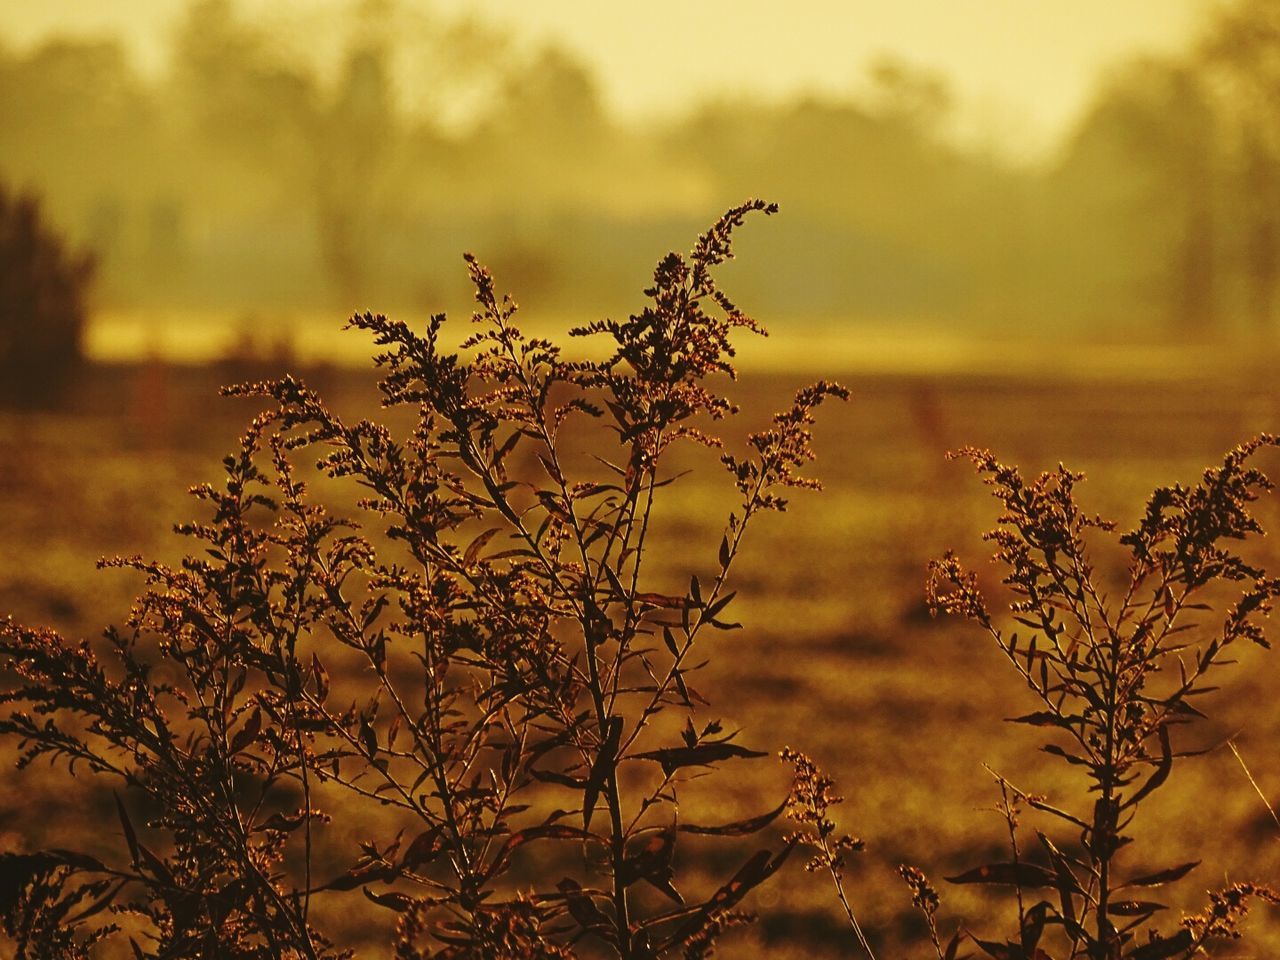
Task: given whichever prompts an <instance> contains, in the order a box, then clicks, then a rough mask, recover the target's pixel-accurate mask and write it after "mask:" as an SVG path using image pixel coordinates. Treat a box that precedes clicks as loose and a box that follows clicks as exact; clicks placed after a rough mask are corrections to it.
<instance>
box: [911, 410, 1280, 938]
mask: <svg viewBox="0 0 1280 960" xmlns="http://www.w3.org/2000/svg"><path fill="white" fill-rule="evenodd" d="M1276 445H1280V441H1278V440H1277V438H1275V437H1272V436H1269V435H1263V436H1260V437H1258V438H1257V439H1254V440H1251V441H1249V442H1248V443H1244V444H1242V445H1240V446H1238V447H1236V448H1235V449H1234V450H1232V451H1231V452H1230V453H1228V454H1227V455H1226V457H1225V459H1224V460H1223V462H1222V465H1221V466H1220V467H1215V468H1211V469H1209V470H1206V471H1205V473H1204V477H1203V479H1202V481H1201V482H1200V483H1199V484H1198V485H1195V486H1192V487H1183V486H1181V485H1178V486H1173V487H1161V488H1159V489H1157V490H1156V491H1155V493H1154V494H1153V495H1152V496H1151V498H1150V500H1149V501H1148V503H1147V507H1146V512H1145V514H1144V516H1143V518H1142V520H1141V522H1140V523H1139V524H1138V525H1137V526H1136V527H1135V528H1134V529H1133V530H1132V531H1130V532H1128V533H1126V534H1124V535H1123V536H1121V537H1120V544H1121V546H1122V547H1123V549H1124V551H1125V553H1126V555H1127V557H1126V558H1127V561H1128V571H1127V574H1126V576H1125V577H1124V579H1123V580H1122V581H1121V583H1120V590H1119V593H1118V594H1116V593H1109V591H1108V590H1107V588H1106V585H1105V584H1106V582H1107V581H1106V578H1105V577H1103V576H1100V575H1099V574H1098V573H1097V571H1096V570H1095V567H1094V564H1093V562H1092V560H1091V559H1090V557H1091V554H1090V549H1089V546H1088V544H1087V543H1086V540H1087V538H1088V535H1089V534H1090V533H1091V532H1094V531H1097V532H1109V531H1112V530H1114V529H1115V525H1114V524H1113V523H1111V522H1110V521H1106V520H1102V519H1100V518H1098V517H1092V516H1089V515H1087V514H1086V513H1084V512H1083V511H1082V510H1081V509H1080V507H1079V505H1078V504H1077V502H1076V497H1075V486H1076V484H1077V483H1078V482H1079V481H1080V480H1082V479H1083V474H1079V473H1074V472H1072V471H1070V470H1067V469H1066V468H1065V467H1059V468H1058V469H1057V470H1055V471H1052V472H1049V473H1044V474H1041V475H1040V476H1039V477H1038V478H1036V479H1034V480H1031V481H1028V480H1026V479H1024V478H1023V477H1022V475H1021V474H1020V473H1019V471H1018V470H1017V469H1016V468H1015V467H1010V466H1006V465H1004V464H1002V463H1000V462H999V461H997V460H996V459H995V457H993V456H992V455H991V454H990V453H988V452H987V451H985V450H975V449H968V450H965V451H963V452H962V455H964V456H967V457H968V458H969V459H970V460H972V461H973V463H974V465H975V466H976V467H977V469H978V473H979V474H980V475H981V476H982V477H983V480H984V482H986V483H987V484H989V485H990V486H991V487H992V489H993V492H994V495H995V497H996V499H997V500H999V501H1000V504H1001V506H1002V507H1003V509H1004V513H1003V514H1002V515H1001V517H1000V520H999V526H998V527H997V528H996V529H995V530H993V531H992V532H991V533H989V534H987V539H988V540H990V541H991V542H993V543H994V544H995V546H996V553H995V560H996V562H997V563H998V564H1000V565H1001V567H1002V568H1003V569H1004V571H1005V576H1004V583H1005V585H1006V586H1007V587H1008V588H1009V590H1010V591H1011V592H1012V594H1013V599H1012V602H1011V603H1010V604H1009V611H1010V613H1011V615H1012V619H1013V621H1014V622H1015V623H1016V624H1017V626H1018V628H1019V629H1018V630H1017V632H1010V631H1009V629H1008V628H1006V627H1005V626H1003V625H1002V624H1001V623H1000V622H998V621H997V620H996V618H994V617H993V615H992V614H991V613H990V612H989V609H988V607H987V605H986V602H985V600H984V599H983V597H982V596H981V594H980V592H979V589H978V585H977V578H976V576H975V575H974V574H973V573H971V572H968V571H966V570H965V569H963V568H962V567H961V565H960V564H959V562H958V561H957V560H956V558H955V557H954V556H953V555H951V554H948V555H947V556H946V557H944V558H943V559H942V560H939V561H935V562H934V563H933V564H931V576H930V580H929V588H928V594H929V602H930V604H931V605H932V607H933V608H934V609H935V610H939V609H940V610H944V611H946V612H948V613H956V614H960V615H962V616H964V617H967V618H969V619H971V620H973V621H975V622H976V623H978V624H979V625H980V626H981V627H982V628H983V629H984V630H986V631H987V633H988V634H989V635H990V636H991V637H992V638H993V639H994V640H995V641H996V643H997V644H999V646H1000V649H1001V650H1002V651H1004V653H1005V655H1006V656H1007V657H1008V660H1009V662H1010V664H1012V665H1013V667H1014V668H1015V669H1016V670H1017V672H1018V674H1019V675H1020V676H1021V677H1022V679H1023V681H1025V683H1026V685H1027V686H1028V687H1029V688H1030V689H1031V691H1032V692H1033V694H1034V695H1035V697H1036V698H1037V699H1038V700H1039V709H1037V710H1036V711H1034V712H1032V713H1028V714H1026V715H1024V716H1019V717H1016V718H1014V722H1016V723H1020V724H1026V725H1030V726H1033V727H1036V728H1039V729H1042V730H1045V731H1046V732H1048V733H1049V734H1050V735H1051V736H1050V738H1049V739H1048V740H1047V741H1046V742H1045V743H1044V745H1043V746H1042V748H1041V749H1042V750H1044V751H1045V752H1046V753H1049V754H1051V755H1053V756H1055V757H1058V758H1060V759H1061V760H1062V761H1063V762H1064V763H1066V764H1068V765H1069V766H1070V767H1071V769H1073V770H1075V771H1077V772H1078V773H1080V774H1081V775H1082V776H1083V778H1084V780H1083V784H1082V786H1083V788H1084V789H1083V790H1082V796H1081V797H1080V798H1079V799H1077V800H1074V801H1072V802H1064V801H1063V800H1061V799H1058V798H1048V797H1044V796H1041V795H1038V794H1035V793H1032V792H1029V791H1026V790H1023V789H1020V788H1018V787H1016V786H1014V785H1013V784H1012V783H1010V782H1008V781H1007V780H1005V779H1004V778H1003V777H1000V776H998V777H997V781H998V784H999V787H1000V790H1001V804H1000V809H1001V811H1002V812H1003V813H1004V815H1005V817H1006V819H1007V822H1008V828H1009V830H1008V832H1009V840H1010V849H1011V857H1010V859H1009V860H1008V861H1006V862H1002V863H993V864H987V865H984V866H980V867H977V868H975V869H973V870H970V871H968V872H966V873H964V874H962V875H960V876H957V877H951V878H949V879H950V880H951V882H953V883H981V884H998V885H1002V886H1006V887H1010V888H1012V889H1013V891H1014V893H1015V895H1016V901H1017V916H1018V921H1019V929H1017V930H1015V931H1013V933H1012V935H1010V936H1008V937H1006V938H1005V939H1003V940H986V939H981V938H979V937H978V936H976V935H975V936H973V937H972V940H973V942H974V943H975V944H976V945H977V946H978V947H979V948H980V949H981V950H982V951H983V952H984V953H985V954H986V955H988V956H991V957H996V958H1001V960H1003V958H1013V957H1018V958H1031V960H1043V958H1052V957H1059V958H1063V957H1066V958H1076V957H1085V958H1089V960H1113V958H1122V957H1123V958H1130V960H1160V958H1168V957H1180V958H1186V957H1192V956H1195V955H1197V954H1200V953H1203V952H1204V949H1205V947H1206V945H1207V944H1208V943H1209V942H1210V941H1213V940H1219V939H1230V938H1233V937H1236V936H1238V935H1239V934H1238V931H1237V923H1238V921H1239V920H1240V918H1241V917H1243V915H1244V913H1245V912H1246V911H1247V909H1248V903H1249V901H1250V900H1251V899H1253V898H1262V899H1265V900H1269V901H1271V902H1276V901H1277V898H1276V894H1274V893H1272V892H1271V891H1270V890H1268V889H1266V888H1263V887H1260V886H1257V885H1254V884H1251V883H1238V884H1235V885H1234V886H1232V887H1230V888H1228V889H1226V890H1224V891H1222V892H1221V893H1217V894H1214V895H1213V897H1212V899H1211V903H1210V905H1209V907H1208V908H1207V910H1206V911H1205V912H1204V913H1203V914H1201V915H1198V916H1193V917H1186V918H1184V919H1183V921H1182V923H1181V924H1180V925H1176V926H1175V927H1174V928H1173V929H1172V930H1165V931H1164V932H1160V931H1158V930H1156V929H1155V928H1153V927H1150V926H1149V924H1150V922H1151V921H1152V919H1153V917H1154V916H1155V914H1156V913H1157V912H1158V911H1161V910H1163V909H1164V905H1163V904H1160V903H1158V902H1155V901H1153V900H1150V899H1147V896H1148V893H1147V891H1149V890H1150V889H1151V888H1154V887H1159V886H1162V885H1164V884H1169V883H1173V882H1175V881H1177V880H1179V879H1181V878H1182V877H1184V876H1186V875H1187V874H1188V873H1189V872H1190V871H1191V870H1192V869H1193V868H1194V867H1195V866H1196V865H1197V862H1198V861H1197V862H1189V863H1182V864H1177V865H1170V866H1168V867H1165V868H1163V869H1159V870H1156V871H1152V872H1144V873H1142V874H1141V875H1135V873H1134V871H1133V870H1132V869H1130V868H1129V867H1127V866H1126V863H1125V853H1126V852H1127V848H1128V845H1129V844H1130V842H1131V839H1132V838H1131V837H1130V836H1128V835H1127V831H1129V830H1130V829H1131V827H1132V825H1133V823H1134V821H1135V819H1136V817H1137V815H1138V812H1139V809H1140V808H1141V806H1142V805H1143V802H1144V801H1145V800H1147V798H1149V797H1150V796H1151V795H1152V794H1153V793H1154V792H1155V791H1156V790H1158V789H1160V788H1161V787H1163V786H1164V785H1165V784H1166V783H1167V782H1168V780H1169V776H1170V772H1171V771H1172V768H1173V765H1174V761H1175V759H1176V758H1177V757H1179V756H1181V755H1183V754H1181V753H1180V752H1179V750H1178V749H1177V748H1176V746H1175V742H1174V741H1175V739H1176V734H1177V732H1178V728H1179V727H1180V726H1183V725H1186V724H1189V723H1192V722H1193V721H1195V720H1197V719H1199V718H1201V717H1203V716H1204V715H1203V713H1202V712H1201V711H1200V710H1199V709H1198V708H1197V706H1196V703H1197V702H1198V698H1199V697H1200V696H1201V695H1202V694H1204V693H1207V692H1208V691H1209V689H1211V688H1210V686H1209V683H1210V680H1211V678H1213V677H1216V674H1217V672H1218V669H1219V668H1220V667H1221V666H1222V665H1223V664H1224V663H1226V662H1228V661H1227V657H1229V656H1230V655H1231V654H1233V653H1234V649H1235V647H1236V646H1237V645H1238V644H1239V643H1241V642H1247V643H1254V644H1258V645H1260V646H1267V645H1268V644H1267V641H1266V639H1265V638H1264V636H1263V632H1262V628H1261V625H1260V620H1261V619H1262V618H1263V617H1265V616H1266V615H1267V614H1268V613H1269V612H1270V609H1271V602H1272V601H1273V600H1274V598H1275V597H1276V596H1277V595H1280V581H1277V580H1274V579H1271V578H1269V577H1267V576H1266V574H1265V573H1264V571H1263V570H1261V569H1260V568H1258V567H1256V566H1254V565H1252V564H1250V563H1249V562H1247V561H1246V560H1245V559H1243V558H1242V557H1241V555H1240V554H1239V553H1237V552H1236V551H1235V547H1234V543H1235V542H1236V541H1240V540H1244V539H1245V538H1247V537H1249V536H1252V535H1255V534H1260V533H1261V532H1262V531H1261V528H1260V527H1259V525H1258V523H1257V521H1256V520H1255V519H1254V517H1253V516H1252V515H1251V513H1250V512H1249V504H1250V502H1251V501H1253V500H1254V499H1256V497H1257V495H1258V492H1259V491H1261V490H1269V489H1271V483H1270V482H1269V481H1268V479H1267V477H1266V476H1265V475H1264V474H1263V473H1262V472H1261V471H1259V470H1258V469H1256V468H1255V467H1253V466H1251V463H1250V460H1251V458H1252V457H1253V455H1254V454H1255V453H1257V452H1258V451H1259V450H1260V449H1261V448H1263V447H1267V446H1276ZM1184 749H1185V747H1184ZM1051 799H1052V800H1053V802H1052V803H1051V802H1050V800H1051ZM1027 808H1030V809H1031V810H1034V811H1036V812H1038V813H1040V814H1043V815H1045V816H1046V817H1047V819H1048V821H1049V823H1051V824H1055V825H1056V826H1057V827H1058V828H1059V829H1060V830H1062V831H1065V835H1066V837H1067V840H1063V839H1061V838H1060V837H1057V834H1051V833H1050V832H1041V831H1037V832H1036V841H1037V842H1036V843H1034V844H1029V845H1028V846H1027V847H1026V848H1024V847H1023V845H1022V842H1021V840H1020V834H1019V826H1020V822H1019V818H1020V815H1021V813H1022V812H1023V811H1024V810H1026V809H1027ZM1055 837H1057V838H1056V839H1055ZM904 878H906V879H907V882H908V884H910V885H911V887H912V890H913V894H914V898H915V902H916V905H917V906H918V907H920V908H921V909H922V910H924V912H925V914H926V916H927V918H928V922H929V927H930V930H931V933H932V934H933V942H934V946H935V948H936V950H937V953H938V956H939V957H943V956H944V949H943V947H942V946H941V945H940V942H939V939H938V935H937V929H936V926H935V922H934V912H935V911H936V909H937V894H936V892H935V891H933V889H932V888H931V887H929V886H928V882H927V881H926V880H924V878H923V875H921V874H919V872H918V871H913V870H912V869H911V868H904ZM1040 891H1049V894H1048V896H1049V897H1050V899H1043V898H1042V897H1041V895H1040ZM959 942H960V937H958V936H957V937H956V938H955V939H953V940H952V941H951V942H950V943H949V945H948V947H947V948H946V950H945V956H946V957H948V958H949V957H953V956H954V955H955V953H956V949H957V947H958V944H959Z"/></svg>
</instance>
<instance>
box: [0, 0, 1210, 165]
mask: <svg viewBox="0 0 1280 960" xmlns="http://www.w3.org/2000/svg"><path fill="white" fill-rule="evenodd" d="M406 2H407V3H408V4H409V5H411V6H420V7H422V8H423V9H424V10H427V9H430V10H435V11H437V12H440V13H451V14H456V13H464V12H470V13H472V14H474V15H476V16H478V17H481V18H483V19H485V20H488V21H491V22H493V23H497V24H502V25H505V26H507V27H509V29H510V30H511V32H512V33H513V34H514V35H515V36H516V37H517V39H518V40H519V42H521V43H522V44H535V43H538V42H541V41H543V40H546V39H552V38H554V39H556V40H559V41H561V42H563V43H565V44H567V45H568V46H570V47H571V48H572V49H574V50H576V51H578V52H579V53H580V54H581V55H582V56H584V57H585V58H586V59H587V60H588V61H589V62H590V63H591V64H592V65H593V67H594V68H595V69H596V73H597V76H598V78H599V80H600V83H601V86H602V89H603V91H604V94H605V97H606V98H607V100H608V102H609V103H610V104H611V105H612V106H614V107H616V108H617V109H618V110H619V111H620V112H622V113H624V114H626V115H630V116H650V115H653V114H661V113H669V112H672V111H678V110H680V109H681V108H682V107H684V106H686V105H687V104H688V103H689V102H690V101H691V100H693V99H695V98H697V97H699V96H704V95H707V94H718V93H725V94H739V93H754V94H763V95H766V96H769V97H779V96H786V95H788V94H791V93H794V92H796V91H801V90H821V91H835V92H843V91H848V90H850V89H856V87H857V85H858V84H859V83H861V82H863V79H864V77H865V74H866V67H867V64H868V63H869V62H870V61H872V60H873V59H875V58H876V57H878V56H880V55H883V54H886V53H887V54H893V55H894V56H897V57H899V58H901V59H902V60H904V61H906V62H908V63H911V64H914V65H917V66H921V67H928V68H932V69H936V70H938V71H940V72H942V73H944V74H946V75H947V76H948V77H949V78H950V79H951V81H952V85H953V90H954V91H955V93H956V94H957V99H958V101H959V106H960V116H961V118H962V123H963V129H964V131H965V132H966V133H967V134H968V135H970V136H973V135H977V136H983V135H991V136H995V137H999V138H1000V139H1010V138H1011V137H1013V136H1015V135H1016V138H1017V139H1018V140H1019V141H1020V142H1022V143H1023V144H1024V145H1025V147H1026V150H1027V152H1029V153H1030V152H1034V151H1035V150H1038V149H1040V148H1041V147H1043V146H1044V145H1045V144H1047V143H1049V142H1050V141H1051V140H1052V139H1053V138H1054V137H1056V136H1057V135H1058V134H1060V133H1061V132H1062V131H1063V130H1064V129H1065V128H1066V127H1067V126H1068V125H1069V123H1070V122H1071V120H1072V119H1073V118H1074V117H1075V116H1076V115H1077V114H1078V112H1079V111H1080V109H1081V108H1082V106H1083V105H1084V104H1085V103H1086V102H1087V99H1088V97H1089V94H1090V91H1091V89H1092V88H1093V85H1094V83H1095V82H1096V79H1097V77H1098V75H1099V73H1100V72H1101V71H1103V70H1105V69H1106V68H1107V66H1108V65H1110V64H1113V63H1116V62H1118V61H1121V60H1123V59H1125V58H1126V57H1127V56H1131V55H1134V54H1137V53H1140V52H1155V53H1159V52H1164V51H1175V50H1177V49H1179V48H1180V47H1182V46H1184V45H1185V44H1186V43H1187V41H1188V38H1189V37H1190V36H1191V35H1192V33H1193V32H1194V30H1195V27H1196V25H1197V24H1198V23H1199V22H1200V21H1201V19H1202V17H1203V14H1204V11H1205V10H1206V9H1207V8H1208V6H1209V3H1210V2H1212V0H643V2H621V0H434V2H432V0H406ZM238 3H239V5H240V6H241V7H242V8H244V9H245V10H249V11H257V12H267V11H270V15H271V16H272V18H273V21H275V22H283V21H282V17H284V16H287V14H282V12H281V11H282V9H283V10H286V11H289V12H290V13H292V12H296V13H297V14H300V15H301V19H303V20H306V21H309V22H313V23H314V22H315V20H316V19H317V18H320V17H323V16H324V15H325V14H326V12H328V11H334V10H338V9H342V7H343V6H344V3H343V0H238ZM185 6H186V0H39V2H3V3H0V31H3V33H4V34H5V35H7V36H8V37H9V38H10V40H11V42H15V43H16V44H17V45H18V46H20V47H25V46H27V45H28V44H30V43H32V42H35V41H37V40H38V39H40V38H42V37H44V36H47V35H49V34H51V33H55V32H68V31H72V32H76V33H98V34H101V33H104V32H116V33H120V34H122V35H124V36H125V37H126V38H127V39H128V41H129V42H130V44H131V45H132V46H133V47H134V48H135V49H136V50H137V52H138V56H139V60H140V62H141V63H142V64H143V65H144V66H146V67H149V68H153V69H154V68H156V67H158V66H159V64H161V63H162V62H163V57H164V44H165V39H166V36H167V33H168V30H169V28H170V25H171V24H172V23H173V21H174V19H175V17H177V16H178V15H179V14H180V13H181V11H182V10H183V9H184V8H185Z"/></svg>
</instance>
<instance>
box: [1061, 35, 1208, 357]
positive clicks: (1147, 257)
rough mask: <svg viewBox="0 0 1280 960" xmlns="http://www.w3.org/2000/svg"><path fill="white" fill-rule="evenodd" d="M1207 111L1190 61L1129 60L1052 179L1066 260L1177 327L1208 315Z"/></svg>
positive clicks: (1198, 329) (1202, 325)
mask: <svg viewBox="0 0 1280 960" xmlns="http://www.w3.org/2000/svg"><path fill="white" fill-rule="evenodd" d="M1216 129H1217V118H1216V114H1215V111H1214V108H1213V105H1212V103H1211V100H1210V98H1209V95H1208V92H1207V90H1206V88H1205V85H1204V82H1203V79H1202V78H1201V76H1200V75H1199V73H1198V72H1197V71H1196V70H1195V69H1194V68H1193V67H1191V66H1189V65H1187V64H1184V63H1179V62H1173V61H1164V60H1152V59H1144V60H1140V61H1136V62H1134V63H1132V64H1130V65H1128V66H1127V67H1125V68H1123V69H1121V70H1119V71H1117V72H1116V73H1115V74H1113V75H1112V77H1111V79H1110V81H1109V82H1108V83H1107V84H1106V85H1105V87H1104V88H1103V90H1102V92H1101V93H1100V95H1099V96H1098V97H1097V99H1096V100H1095V102H1094V104H1093V106H1092V108H1091V109H1090V110H1089V112H1088V113H1087V114H1086V116H1085V118H1084V120H1083V122H1082V123H1081V124H1080V125H1079V127H1078V128H1077V129H1076V132H1075V134H1074V136H1073V137H1072V138H1071V140H1070V141H1069V143H1068V145H1067V149H1066V151H1065V153H1064V155H1063V157H1062V159H1061V162H1060V164H1059V166H1058V169H1057V170H1056V171H1055V173H1054V177H1053V179H1054V186H1055V187H1056V189H1057V192H1058V193H1059V195H1060V203H1059V206H1058V220H1057V223H1058V226H1059V227H1062V228H1064V229H1061V230H1059V231H1054V232H1053V233H1051V234H1050V236H1049V237H1048V239H1049V240H1050V242H1051V243H1052V244H1055V245H1056V244H1061V245H1062V250H1063V254H1064V256H1065V257H1066V262H1068V263H1072V264H1074V266H1075V269H1073V270H1069V271H1067V272H1068V273H1070V274H1072V275H1074V276H1075V277H1076V278H1077V279H1079V278H1081V277H1084V278H1092V281H1093V282H1094V283H1095V284H1096V285H1097V286H1096V287H1095V290H1094V291H1093V292H1094V293H1096V294H1098V295H1099V296H1105V297H1115V296H1117V295H1119V296H1120V297H1121V298H1122V300H1124V301H1127V302H1129V303H1130V304H1131V306H1132V308H1133V309H1134V310H1136V311H1139V312H1141V311H1143V310H1146V309H1149V307H1148V306H1147V304H1151V303H1154V304H1157V305H1158V306H1157V309H1158V311H1159V312H1160V313H1163V314H1164V316H1165V317H1166V318H1167V320H1168V322H1169V323H1170V325H1171V327H1172V328H1173V329H1174V330H1175V331H1177V332H1179V333H1180V334H1187V333H1201V334H1202V333H1205V332H1206V331H1208V330H1210V329H1211V328H1212V326H1213V323H1214V313H1215V261H1216V252H1215V247H1216V207H1215V191H1216V189H1217V184H1216V181H1217V179H1218V178H1219V172H1218V169H1217V168H1218V163H1219V158H1218V156H1217V154H1216V151H1215V143H1216ZM1121 287H1127V288H1128V289H1124V290H1122V289H1120V288H1121Z"/></svg>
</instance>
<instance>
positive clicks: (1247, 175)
mask: <svg viewBox="0 0 1280 960" xmlns="http://www.w3.org/2000/svg"><path fill="white" fill-rule="evenodd" d="M1201 53H1202V57H1203V61H1204V63H1205V64H1206V65H1207V67H1208V68H1209V70H1210V72H1211V76H1212V78H1213V80H1214V81H1215V82H1216V83H1217V84H1218V85H1219V90H1220V93H1221V94H1222V95H1221V96H1220V98H1219V104H1220V109H1221V112H1222V114H1223V115H1224V116H1225V117H1226V118H1227V120H1228V121H1229V132H1230V134H1231V136H1230V143H1231V145H1232V147H1233V151H1234V158H1233V159H1234V163H1233V180H1234V187H1235V191H1234V192H1235V194H1236V198H1237V203H1236V205H1235V207H1236V214H1237V216H1238V217H1239V218H1240V221H1241V223H1242V225H1243V233H1244V236H1243V237H1242V238H1241V243H1240V244H1239V250H1240V254H1241V255H1240V257H1239V261H1240V263H1241V265H1242V267H1243V272H1244V275H1245V283H1246V288H1247V302H1248V308H1249V312H1250V313H1251V315H1252V319H1253V324H1254V326H1255V328H1256V329H1257V330H1259V331H1266V332H1268V333H1270V332H1272V331H1274V328H1275V322H1276V316H1275V313H1276V298H1277V292H1278V291H1277V284H1278V283H1280V4H1277V3H1275V2H1274V0H1238V2H1236V3H1234V4H1233V5H1231V6H1229V7H1224V8H1222V9H1220V10H1219V11H1218V15H1217V19H1216V21H1215V22H1214V24H1213V25H1212V26H1211V28H1210V29H1209V31H1208V33H1207V35H1206V37H1205V40H1204V43H1203V45H1202V49H1201Z"/></svg>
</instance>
